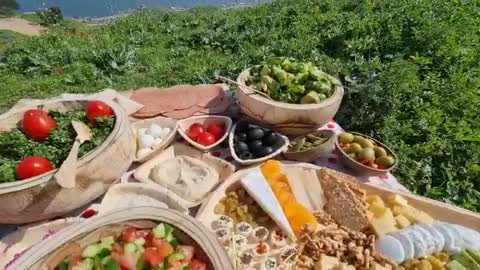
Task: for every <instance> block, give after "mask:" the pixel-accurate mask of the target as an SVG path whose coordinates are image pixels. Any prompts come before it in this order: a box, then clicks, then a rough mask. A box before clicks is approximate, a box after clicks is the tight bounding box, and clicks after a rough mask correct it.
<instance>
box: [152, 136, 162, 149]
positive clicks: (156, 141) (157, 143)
mask: <svg viewBox="0 0 480 270" xmlns="http://www.w3.org/2000/svg"><path fill="white" fill-rule="evenodd" d="M162 143H163V140H162V138H157V139H155V141H154V142H153V147H156V146H159V145H160V144H162Z"/></svg>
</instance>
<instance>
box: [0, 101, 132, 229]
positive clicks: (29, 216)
mask: <svg viewBox="0 0 480 270" xmlns="http://www.w3.org/2000/svg"><path fill="white" fill-rule="evenodd" d="M89 101H91V100H90V99H78V100H55V101H49V100H45V102H44V103H42V104H41V105H38V104H36V103H35V104H34V105H32V106H25V108H24V109H22V110H17V111H13V112H8V113H6V114H3V115H1V116H0V132H3V131H8V130H10V129H12V128H13V127H15V126H16V124H17V122H18V121H20V120H22V119H23V113H24V112H25V111H26V110H29V109H37V108H38V107H43V108H44V109H47V110H54V111H59V112H66V111H70V110H74V109H84V108H86V106H87V104H88V102H89ZM103 101H104V102H105V103H107V104H108V105H109V106H110V107H111V108H112V110H113V112H114V114H115V116H116V120H115V126H114V128H113V130H112V133H111V134H110V135H109V136H108V137H107V139H106V140H105V141H104V142H103V143H102V144H101V145H100V146H98V147H97V148H95V149H93V150H92V151H91V152H90V153H88V154H86V155H85V156H83V157H82V158H80V159H78V160H77V172H76V183H77V185H76V186H75V187H74V188H71V189H63V188H62V187H60V186H59V185H58V184H57V182H56V181H55V179H54V174H55V173H56V171H57V170H53V171H50V172H47V173H45V174H42V175H39V176H37V177H32V178H30V179H27V180H22V181H15V182H11V183H2V184H0V223H8V224H19V223H28V222H34V221H39V220H45V219H49V218H53V217H58V216H62V215H65V214H66V213H68V212H71V211H73V210H75V209H77V208H79V207H81V206H83V205H85V204H87V203H88V202H90V201H93V200H94V199H96V198H98V197H99V196H101V195H102V194H103V193H105V192H106V191H107V190H108V188H109V187H110V185H111V184H113V182H114V181H115V180H116V179H118V178H119V177H120V176H121V175H122V174H123V173H124V172H125V171H127V169H128V168H129V167H130V165H131V164H132V161H133V158H134V156H135V144H133V143H132V142H133V141H134V137H135V136H134V134H133V132H132V129H131V125H130V121H129V120H128V116H127V114H126V112H125V111H124V110H123V109H122V108H121V107H120V106H119V105H118V104H116V103H114V102H112V101H108V100H103Z"/></svg>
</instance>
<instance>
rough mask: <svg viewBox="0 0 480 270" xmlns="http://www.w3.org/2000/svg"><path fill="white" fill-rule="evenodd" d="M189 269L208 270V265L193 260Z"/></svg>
mask: <svg viewBox="0 0 480 270" xmlns="http://www.w3.org/2000/svg"><path fill="white" fill-rule="evenodd" d="M188 268H189V269H190V270H207V264H206V263H204V262H202V261H200V260H197V259H193V260H192V261H191V262H190V264H189V265H188Z"/></svg>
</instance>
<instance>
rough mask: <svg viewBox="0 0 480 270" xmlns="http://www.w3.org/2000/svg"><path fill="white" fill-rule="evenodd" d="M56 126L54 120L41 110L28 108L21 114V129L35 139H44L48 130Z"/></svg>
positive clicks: (47, 134)
mask: <svg viewBox="0 0 480 270" xmlns="http://www.w3.org/2000/svg"><path fill="white" fill-rule="evenodd" d="M56 128H57V123H56V122H55V120H53V118H51V117H50V116H49V115H48V114H47V113H46V112H44V111H42V110H28V111H26V112H25V113H24V114H23V120H22V130H23V132H24V133H25V134H26V135H27V136H28V137H29V138H31V139H33V140H35V141H43V140H46V139H47V138H48V136H50V131H51V130H52V129H56Z"/></svg>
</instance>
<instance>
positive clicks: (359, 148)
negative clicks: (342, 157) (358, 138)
mask: <svg viewBox="0 0 480 270" xmlns="http://www.w3.org/2000/svg"><path fill="white" fill-rule="evenodd" d="M360 151H362V146H360V144H358V143H352V144H350V147H348V148H347V150H346V152H347V153H348V154H352V153H353V154H356V153H358V152H360Z"/></svg>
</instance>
